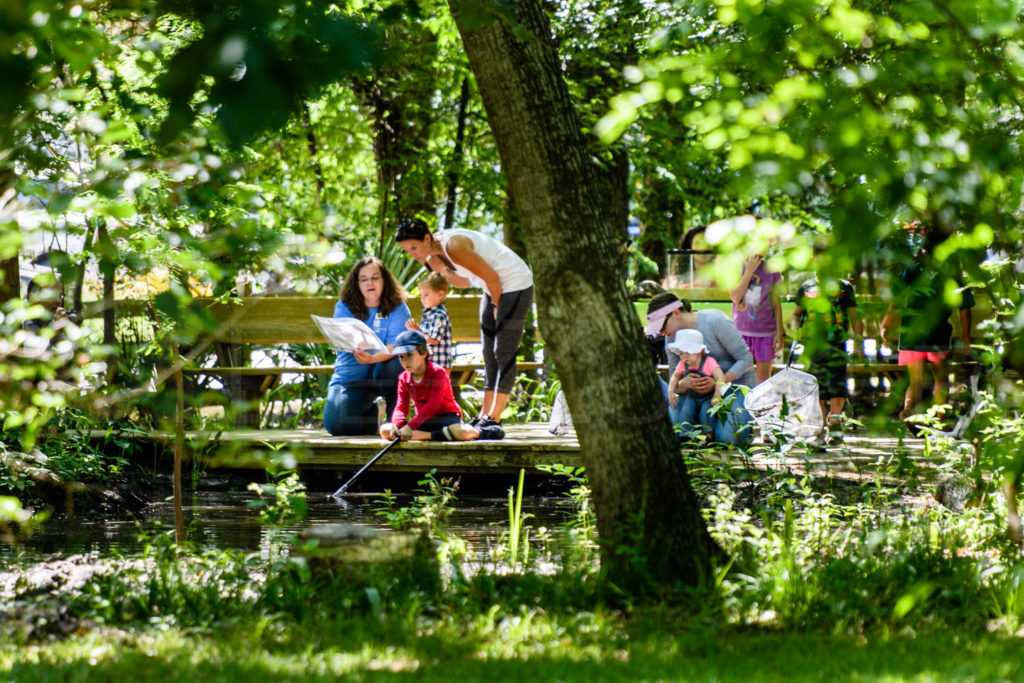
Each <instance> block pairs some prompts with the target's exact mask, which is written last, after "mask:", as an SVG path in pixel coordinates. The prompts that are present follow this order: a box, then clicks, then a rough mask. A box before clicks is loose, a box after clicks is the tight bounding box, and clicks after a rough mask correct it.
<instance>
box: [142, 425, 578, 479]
mask: <svg viewBox="0 0 1024 683" xmlns="http://www.w3.org/2000/svg"><path fill="white" fill-rule="evenodd" d="M141 438H143V439H145V440H146V441H151V442H155V443H157V444H160V445H161V446H163V447H164V448H167V449H170V448H172V447H173V444H174V434H173V433H172V432H152V433H150V434H149V436H148V437H141ZM185 445H186V448H185V450H186V458H187V457H190V455H191V454H195V453H201V454H203V455H202V457H203V458H204V459H206V460H207V463H208V464H209V465H210V466H212V467H226V468H239V469H243V468H262V467H264V466H265V465H266V463H267V460H268V456H274V457H276V458H280V457H281V455H283V454H285V453H290V454H291V455H292V456H293V457H294V458H295V464H296V466H297V467H299V468H300V469H341V470H354V469H358V468H359V467H361V466H362V465H363V464H364V463H366V461H367V460H369V459H370V458H372V457H373V456H374V455H376V454H377V453H378V452H379V451H380V450H381V449H382V448H384V446H386V445H387V442H386V441H384V440H382V439H380V438H378V437H369V436H367V437H353V436H330V435H329V434H327V432H325V431H324V430H323V429H263V430H260V429H243V428H237V427H236V428H234V429H231V430H230V431H228V430H225V431H223V432H216V431H186V432H185ZM557 464H561V465H567V466H571V467H578V466H580V465H582V464H583V461H582V458H581V457H580V446H579V443H578V442H577V440H576V435H575V434H568V435H564V436H554V435H552V434H551V433H550V432H548V428H547V424H542V423H531V424H518V425H508V426H507V427H506V428H505V438H504V439H503V440H501V441H461V442H432V441H406V442H403V443H400V444H398V445H397V446H395V447H394V448H392V449H391V450H390V451H388V453H387V454H385V455H384V457H382V458H381V459H380V460H379V461H378V462H377V463H376V464H375V465H374V466H373V467H374V470H376V471H381V472H419V473H422V472H428V471H430V470H432V469H436V470H437V471H438V472H439V473H457V472H486V473H493V474H499V473H504V472H518V471H519V469H520V468H526V469H527V470H532V469H534V468H536V467H537V466H538V465H557Z"/></svg>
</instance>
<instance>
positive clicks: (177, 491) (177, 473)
mask: <svg viewBox="0 0 1024 683" xmlns="http://www.w3.org/2000/svg"><path fill="white" fill-rule="evenodd" d="M171 348H172V349H173V351H174V364H175V366H176V367H177V369H176V370H175V371H174V390H175V394H176V401H175V410H174V475H173V477H174V479H173V480H174V540H175V541H176V542H177V543H184V542H185V513H184V512H183V511H182V497H183V496H182V484H181V459H182V455H183V453H184V450H185V386H184V382H183V380H182V375H181V364H180V363H178V343H177V342H175V343H174V344H173V345H172V346H171Z"/></svg>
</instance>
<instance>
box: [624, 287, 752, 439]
mask: <svg viewBox="0 0 1024 683" xmlns="http://www.w3.org/2000/svg"><path fill="white" fill-rule="evenodd" d="M683 329H695V330H699V331H700V333H701V334H702V335H703V337H704V344H705V345H706V346H707V350H708V354H709V355H711V356H712V357H714V358H715V360H717V361H718V364H719V365H720V366H721V368H722V371H723V373H724V374H725V381H726V382H730V383H731V384H730V386H729V388H728V389H725V390H724V391H723V392H722V402H723V403H724V404H725V406H724V407H723V408H722V409H721V410H720V411H719V412H718V413H717V415H715V416H712V417H711V418H710V419H711V420H712V424H709V425H707V426H709V427H710V428H711V430H712V440H713V441H715V442H717V443H721V444H725V445H727V446H747V445H749V443H750V440H751V426H750V421H751V419H750V413H748V412H747V409H746V408H744V407H743V397H744V395H743V391H742V390H741V389H740V386H746V387H753V386H754V385H756V384H757V372H756V370H755V369H754V358H753V356H751V355H750V349H749V348H747V344H746V342H744V341H743V336H742V335H741V334H740V332H739V330H737V329H736V325H735V324H734V323H733V321H732V320H730V319H729V316H727V315H726V314H725V313H723V312H722V311H719V310H715V309H705V310H702V311H694V310H692V308H691V307H690V302H689V301H687V300H685V299H680V298H679V297H677V296H676V295H675V294H673V293H672V292H662V293H661V294H658V295H657V296H654V297H653V298H652V299H651V302H650V304H648V306H647V326H646V327H645V328H644V334H646V335H647V336H649V337H653V336H659V335H660V336H669V337H674V336H675V334H676V332H678V331H679V330H683ZM666 351H667V353H668V362H669V367H675V366H676V365H677V364H678V363H679V358H678V356H677V355H676V354H675V353H674V352H673V351H672V350H671V349H666ZM662 389H663V390H664V391H665V400H666V402H667V401H668V386H667V385H665V384H664V383H663V384H662ZM691 389H692V390H694V391H696V392H698V393H705V392H708V391H712V390H713V389H714V380H712V379H711V378H710V377H702V376H699V375H689V376H687V377H685V378H682V379H680V380H679V383H678V387H677V390H683V391H689V390H691ZM677 413H678V410H677V409H675V408H672V407H671V406H670V408H669V414H670V415H671V416H672V421H673V423H677V422H678V418H679V415H678V414H677Z"/></svg>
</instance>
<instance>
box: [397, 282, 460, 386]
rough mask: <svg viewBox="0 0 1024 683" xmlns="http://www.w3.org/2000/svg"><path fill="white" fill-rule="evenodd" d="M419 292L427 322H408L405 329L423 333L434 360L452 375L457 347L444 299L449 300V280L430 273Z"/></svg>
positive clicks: (421, 284)
mask: <svg viewBox="0 0 1024 683" xmlns="http://www.w3.org/2000/svg"><path fill="white" fill-rule="evenodd" d="M419 290H420V302H421V303H422V304H423V321H422V322H421V323H420V324H419V325H417V324H416V321H415V320H407V321H406V323H405V326H406V327H407V328H408V329H410V330H419V331H420V332H422V333H423V336H424V337H426V338H427V345H428V348H429V349H430V360H431V361H433V362H434V363H435V364H436V365H440V366H441V367H442V368H444V371H445V372H446V373H448V374H449V375H450V374H451V372H452V357H453V356H454V353H453V352H454V350H455V347H454V345H453V344H452V320H451V318H449V317H448V309H447V308H445V306H444V298H445V297H446V296H448V280H447V279H446V278H445V277H444V276H443V275H441V273H438V272H436V271H435V272H430V273H428V274H427V276H426V277H424V278H423V279H422V280H420V282H419Z"/></svg>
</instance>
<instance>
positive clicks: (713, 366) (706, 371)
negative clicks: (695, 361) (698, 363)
mask: <svg viewBox="0 0 1024 683" xmlns="http://www.w3.org/2000/svg"><path fill="white" fill-rule="evenodd" d="M719 367H721V366H720V365H719V364H718V361H717V360H715V359H714V358H712V357H711V356H709V355H707V354H704V368H703V370H701V371H700V372H697V368H690V367H687V365H686V363H684V362H683V361H679V365H677V366H676V374H677V375H680V376H684V375H686V373H687V371H688V370H693V371H694V372H697V374H698V375H704V376H706V377H711V376H712V373H714V371H715V370H717V369H718V368H719Z"/></svg>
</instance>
